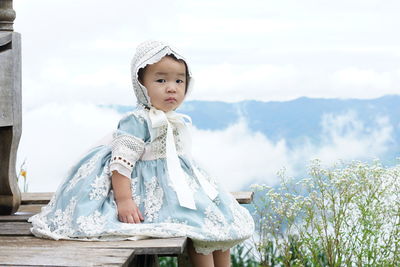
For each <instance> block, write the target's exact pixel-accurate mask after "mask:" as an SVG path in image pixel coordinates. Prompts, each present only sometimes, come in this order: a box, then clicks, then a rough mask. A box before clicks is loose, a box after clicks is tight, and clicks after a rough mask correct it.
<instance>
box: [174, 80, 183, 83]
mask: <svg viewBox="0 0 400 267" xmlns="http://www.w3.org/2000/svg"><path fill="white" fill-rule="evenodd" d="M176 83H184V81H183V80H176Z"/></svg>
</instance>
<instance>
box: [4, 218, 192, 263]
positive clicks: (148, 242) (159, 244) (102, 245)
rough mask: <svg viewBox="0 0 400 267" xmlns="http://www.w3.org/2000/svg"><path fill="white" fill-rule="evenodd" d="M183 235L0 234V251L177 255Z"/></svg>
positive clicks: (182, 243) (183, 239) (184, 244)
mask: <svg viewBox="0 0 400 267" xmlns="http://www.w3.org/2000/svg"><path fill="white" fill-rule="evenodd" d="M0 224H1V223H0ZM0 231H1V230H0ZM186 242H187V241H186V238H185V237H175V238H164V239H163V238H150V239H143V240H136V241H130V240H123V241H90V242H88V241H75V240H74V241H70V240H50V239H41V238H36V237H34V236H32V235H31V234H27V235H20V236H7V235H3V234H0V253H1V248H2V247H26V246H28V245H29V246H31V247H42V248H47V247H50V248H59V249H61V250H62V249H64V248H65V247H76V248H92V249H95V248H99V249H133V250H135V255H148V254H158V255H178V254H181V253H183V251H184V248H185V246H186Z"/></svg>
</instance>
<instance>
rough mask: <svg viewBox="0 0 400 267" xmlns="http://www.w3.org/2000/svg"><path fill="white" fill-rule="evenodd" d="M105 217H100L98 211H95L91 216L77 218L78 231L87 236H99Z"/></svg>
mask: <svg viewBox="0 0 400 267" xmlns="http://www.w3.org/2000/svg"><path fill="white" fill-rule="evenodd" d="M106 221H107V220H106V218H105V216H102V215H101V213H100V212H99V211H97V210H96V211H95V212H94V213H93V214H91V215H88V216H79V217H78V219H77V221H76V222H77V223H78V230H79V231H80V232H81V233H83V234H85V235H89V236H93V235H99V234H100V233H101V232H102V231H103V229H104V226H105V223H106Z"/></svg>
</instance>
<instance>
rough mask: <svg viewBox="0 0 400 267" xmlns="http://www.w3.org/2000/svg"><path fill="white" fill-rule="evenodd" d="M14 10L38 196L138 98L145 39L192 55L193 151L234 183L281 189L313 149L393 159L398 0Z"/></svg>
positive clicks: (259, 0)
mask: <svg viewBox="0 0 400 267" xmlns="http://www.w3.org/2000/svg"><path fill="white" fill-rule="evenodd" d="M14 9H15V10H16V12H17V18H16V20H15V24H14V29H15V31H17V32H20V33H21V34H22V57H23V65H22V67H23V70H22V71H23V73H22V84H23V134H22V139H21V143H20V147H19V153H18V164H19V166H21V165H22V164H23V162H25V165H24V166H23V167H24V168H25V169H26V176H27V181H28V183H29V187H28V188H29V189H28V190H29V191H31V192H39V191H55V190H56V188H57V185H58V184H59V183H60V182H61V181H62V179H63V178H64V177H65V175H66V173H67V171H68V169H69V168H70V167H71V165H72V164H73V163H74V162H75V161H76V160H77V159H79V156H80V155H82V154H83V153H84V152H85V151H86V150H87V149H88V148H89V147H91V146H92V145H93V144H94V143H96V142H97V141H98V140H99V139H101V138H102V137H103V136H104V135H105V134H107V133H108V132H110V131H112V130H114V129H115V128H116V126H117V124H118V121H119V119H120V118H121V117H122V116H123V115H124V114H125V113H126V112H129V111H130V110H132V109H133V108H134V107H135V105H136V100H135V96H134V93H133V90H132V87H131V81H130V60H131V58H132V56H133V54H134V52H135V48H136V46H137V45H138V44H139V43H141V42H143V41H144V40H147V39H156V40H163V41H166V42H168V43H170V44H172V45H173V46H175V47H177V48H178V49H179V50H181V51H182V54H183V55H185V56H186V58H187V59H188V62H189V64H190V66H191V69H192V72H193V75H194V77H195V79H196V82H195V87H194V91H193V93H192V94H191V95H190V96H189V97H188V98H187V102H185V103H184V105H183V106H182V107H181V108H180V111H181V112H183V113H187V114H189V115H190V116H192V118H193V123H194V140H195V141H194V144H193V151H194V155H195V157H196V158H197V159H198V161H199V162H200V163H201V165H203V167H205V168H206V169H207V170H208V171H209V172H210V173H211V174H213V175H215V176H216V177H217V178H218V179H219V180H221V181H227V182H226V184H227V186H228V189H230V190H241V189H243V190H248V187H249V185H250V184H252V183H255V182H257V183H265V184H269V185H275V184H276V183H278V178H277V176H276V173H277V171H279V170H280V169H282V168H286V170H287V172H288V174H289V175H291V176H294V177H300V176H304V175H306V170H307V166H308V164H309V162H310V160H312V159H315V158H319V159H321V160H322V162H323V164H326V165H330V164H332V163H333V162H335V161H337V160H339V159H342V160H346V161H347V160H366V161H369V160H372V159H374V158H379V159H381V160H382V161H383V162H384V163H385V164H387V165H393V164H396V160H395V159H396V157H398V156H399V149H398V148H399V142H400V141H399V140H400V139H399V137H400V110H399V108H398V107H399V106H400V65H399V62H400V35H399V34H397V32H398V28H399V26H400V17H399V16H398V13H399V10H400V2H398V1H391V0H388V1H378V0H337V1H325V0H304V1H296V0H281V1H269V0H248V1H236V0H230V1H227V0H212V1H211V0H204V1H195V0H185V1H184V0H171V1H156V0H149V1H138V0H119V1H114V2H112V1H105V0H96V1H95V0H86V1H78V0H68V1H67V0H57V1H51V0H35V1H14ZM19 166H17V168H18V167H19ZM228 181H229V182H228Z"/></svg>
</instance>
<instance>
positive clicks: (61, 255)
mask: <svg viewBox="0 0 400 267" xmlns="http://www.w3.org/2000/svg"><path fill="white" fill-rule="evenodd" d="M232 194H233V195H234V197H235V198H236V199H237V201H238V202H239V203H241V204H248V203H251V202H252V199H253V193H252V192H234V193H232ZM51 196H52V193H22V203H21V206H20V208H19V210H18V212H17V213H16V214H15V215H4V216H0V265H19V266H21V265H22V266H24V265H25V266H26V265H29V266H46V265H47V266H159V265H158V256H178V266H190V264H189V261H188V256H187V254H186V250H185V248H186V243H187V238H186V237H178V238H164V239H158V238H152V239H144V240H138V241H112V242H86V241H68V240H59V241H55V240H47V239H40V238H36V237H34V236H33V235H32V234H31V232H30V230H29V229H30V227H31V225H30V223H28V222H27V220H28V218H29V217H30V216H32V215H34V214H36V213H38V212H39V211H40V209H41V207H42V206H43V205H45V204H47V203H48V202H49V200H50V198H51Z"/></svg>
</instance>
